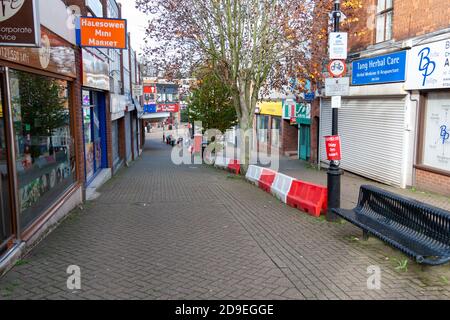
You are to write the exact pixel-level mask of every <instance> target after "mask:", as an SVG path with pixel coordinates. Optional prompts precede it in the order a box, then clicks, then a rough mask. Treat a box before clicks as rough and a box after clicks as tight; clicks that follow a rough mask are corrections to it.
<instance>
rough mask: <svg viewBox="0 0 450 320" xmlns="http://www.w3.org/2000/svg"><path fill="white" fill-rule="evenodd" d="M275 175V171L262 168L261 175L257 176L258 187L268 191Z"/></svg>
mask: <svg viewBox="0 0 450 320" xmlns="http://www.w3.org/2000/svg"><path fill="white" fill-rule="evenodd" d="M276 175H277V173H276V172H275V171H273V170H270V169H264V168H263V170H262V173H261V177H260V178H259V187H260V188H261V189H263V190H264V191H266V192H270V190H271V189H272V184H273V181H274V180H275V177H276Z"/></svg>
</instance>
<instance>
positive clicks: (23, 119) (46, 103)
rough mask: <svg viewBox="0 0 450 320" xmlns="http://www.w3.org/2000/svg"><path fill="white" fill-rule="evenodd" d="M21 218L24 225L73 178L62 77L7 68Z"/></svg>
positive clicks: (22, 225)
mask: <svg viewBox="0 0 450 320" xmlns="http://www.w3.org/2000/svg"><path fill="white" fill-rule="evenodd" d="M10 87H11V104H12V115H13V121H14V124H13V125H14V132H15V148H16V157H17V158H16V167H17V177H18V183H19V201H20V224H21V227H22V228H26V227H28V226H29V225H30V224H31V223H33V222H34V221H35V220H36V219H37V218H39V216H40V215H41V214H42V213H44V212H45V210H46V209H48V208H49V206H50V205H51V204H53V203H54V202H55V200H56V199H57V197H58V196H61V195H62V193H63V192H64V191H65V190H67V188H68V187H70V186H71V185H72V183H73V182H74V180H75V177H74V174H75V153H74V150H73V140H72V136H71V131H70V111H69V98H68V97H69V91H68V86H67V82H66V81H61V80H56V79H52V78H48V77H44V76H40V75H34V74H30V73H26V72H22V71H11V74H10Z"/></svg>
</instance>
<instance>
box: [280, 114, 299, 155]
mask: <svg viewBox="0 0 450 320" xmlns="http://www.w3.org/2000/svg"><path fill="white" fill-rule="evenodd" d="M280 140H281V152H282V154H285V153H286V152H288V151H297V152H298V127H297V126H291V125H290V122H289V121H288V120H281V137H280Z"/></svg>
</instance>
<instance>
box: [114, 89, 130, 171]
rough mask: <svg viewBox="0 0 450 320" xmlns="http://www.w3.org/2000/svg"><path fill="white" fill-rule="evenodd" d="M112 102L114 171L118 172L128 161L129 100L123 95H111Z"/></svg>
mask: <svg viewBox="0 0 450 320" xmlns="http://www.w3.org/2000/svg"><path fill="white" fill-rule="evenodd" d="M110 100H111V136H112V159H113V171H114V172H117V171H118V170H119V169H120V167H121V166H122V165H123V164H124V163H125V159H126V151H125V135H126V131H127V130H125V126H126V120H125V113H126V112H125V111H126V108H127V99H126V98H125V96H123V95H119V94H111V95H110ZM128 131H129V130H128Z"/></svg>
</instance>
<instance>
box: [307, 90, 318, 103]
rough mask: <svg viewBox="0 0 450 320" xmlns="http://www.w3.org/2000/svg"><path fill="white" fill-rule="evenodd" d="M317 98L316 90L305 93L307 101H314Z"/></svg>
mask: <svg viewBox="0 0 450 320" xmlns="http://www.w3.org/2000/svg"><path fill="white" fill-rule="evenodd" d="M315 98H316V95H315V94H314V92H308V93H305V101H313V100H314V99H315Z"/></svg>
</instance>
